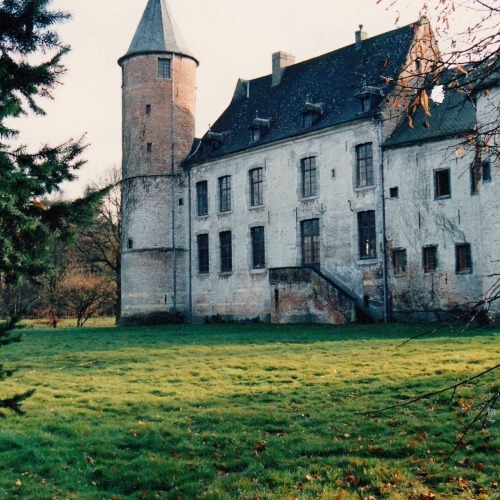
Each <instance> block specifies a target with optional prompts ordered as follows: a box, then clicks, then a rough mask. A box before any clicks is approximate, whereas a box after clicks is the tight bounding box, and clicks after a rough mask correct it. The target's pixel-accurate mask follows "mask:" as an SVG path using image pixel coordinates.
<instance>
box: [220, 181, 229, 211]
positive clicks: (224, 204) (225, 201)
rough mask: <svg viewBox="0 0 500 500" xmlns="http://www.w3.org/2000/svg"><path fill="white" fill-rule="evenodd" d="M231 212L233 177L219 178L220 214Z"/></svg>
mask: <svg viewBox="0 0 500 500" xmlns="http://www.w3.org/2000/svg"><path fill="white" fill-rule="evenodd" d="M230 211H231V176H230V175H226V176H224V177H219V212H230Z"/></svg>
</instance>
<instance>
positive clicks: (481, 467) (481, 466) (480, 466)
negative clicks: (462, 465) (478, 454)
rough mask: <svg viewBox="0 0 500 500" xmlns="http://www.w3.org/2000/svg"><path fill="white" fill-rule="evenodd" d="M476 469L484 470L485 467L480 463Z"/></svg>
mask: <svg viewBox="0 0 500 500" xmlns="http://www.w3.org/2000/svg"><path fill="white" fill-rule="evenodd" d="M474 467H475V468H476V469H477V470H484V465H483V464H482V463H481V462H478V463H477V464H476V465H475V466H474Z"/></svg>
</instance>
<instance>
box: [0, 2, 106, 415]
mask: <svg viewBox="0 0 500 500" xmlns="http://www.w3.org/2000/svg"><path fill="white" fill-rule="evenodd" d="M50 1H51V0H2V1H0V290H1V287H5V286H6V285H7V284H10V283H16V282H18V281H19V279H20V278H21V277H22V276H25V277H27V278H28V279H30V280H32V281H34V282H37V281H38V280H39V278H40V277H41V276H42V275H43V273H44V272H45V270H46V267H47V265H48V263H49V262H50V260H49V259H47V254H48V250H49V245H48V240H49V238H50V237H54V236H55V237H57V238H59V239H61V240H62V241H66V242H67V241H70V240H71V239H72V237H73V235H74V229H73V226H74V224H84V223H85V221H88V220H90V219H91V218H92V216H93V214H94V212H95V210H96V208H97V207H98V205H99V204H100V199H101V197H102V195H103V193H102V192H94V193H90V194H89V196H87V197H86V198H83V199H80V200H77V201H75V202H58V203H53V204H48V203H47V202H45V201H44V199H45V198H46V197H47V196H48V195H50V194H51V193H54V192H55V191H58V189H59V185H60V184H61V182H63V181H71V180H73V179H75V171H76V170H78V169H79V168H80V167H81V166H82V165H83V164H84V163H85V162H84V160H82V159H81V158H80V155H81V153H82V152H83V150H84V149H85V147H86V146H85V144H84V142H83V137H82V138H80V139H79V140H73V139H70V140H69V141H67V142H65V143H64V144H61V145H59V146H55V147H53V146H48V145H45V146H43V147H41V148H40V149H39V150H38V151H34V152H32V151H29V150H28V148H27V147H26V146H20V147H13V146H12V145H11V144H10V141H11V139H14V138H17V137H18V135H19V133H18V131H17V130H15V129H14V128H12V126H11V123H12V119H14V118H18V117H20V116H22V115H27V114H28V113H30V112H31V113H34V114H36V115H43V114H44V111H43V109H42V108H41V107H40V106H39V103H38V99H39V98H52V96H51V91H52V90H53V89H54V87H55V86H57V85H58V84H59V83H60V79H61V76H62V75H63V74H64V72H65V69H64V66H63V65H62V63H61V59H62V57H63V56H64V55H65V54H66V53H67V52H68V51H69V47H67V46H65V45H63V44H62V42H61V40H60V39H59V36H58V34H57V33H56V32H55V31H53V29H52V28H53V26H54V25H56V24H58V23H60V22H63V21H66V20H68V19H69V17H70V16H69V14H67V13H64V12H58V11H53V10H50V9H49V4H50ZM40 55H42V56H43V57H42V58H44V59H45V60H44V61H43V62H38V60H39V59H41V57H40ZM35 59H36V61H35ZM0 313H1V311H0ZM21 316H22V314H18V315H16V316H14V317H10V318H8V320H7V321H6V322H5V323H3V324H1V323H0V347H2V346H5V345H7V344H10V343H11V342H19V341H20V337H19V336H13V335H12V331H13V330H14V329H15V328H16V325H17V323H18V321H19V319H20V317H21ZM11 374H12V370H10V371H9V370H4V369H3V368H1V369H0V379H2V378H5V377H7V376H10V375H11ZM31 394H32V391H29V392H28V393H25V394H22V395H18V396H14V397H13V398H10V399H4V400H0V408H10V409H12V410H14V411H15V412H17V413H20V412H21V410H20V407H19V405H20V403H21V402H22V401H23V400H24V399H26V398H27V397H29V396H30V395H31Z"/></svg>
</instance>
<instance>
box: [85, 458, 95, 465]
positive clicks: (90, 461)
mask: <svg viewBox="0 0 500 500" xmlns="http://www.w3.org/2000/svg"><path fill="white" fill-rule="evenodd" d="M87 462H88V463H89V464H90V465H94V460H93V459H92V457H87Z"/></svg>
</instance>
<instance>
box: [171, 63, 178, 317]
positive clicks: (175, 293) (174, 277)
mask: <svg viewBox="0 0 500 500" xmlns="http://www.w3.org/2000/svg"><path fill="white" fill-rule="evenodd" d="M171 61H172V63H171V68H170V74H171V79H172V106H171V113H170V114H171V117H170V118H171V120H170V121H171V123H170V128H171V130H170V142H171V145H172V150H171V157H172V158H171V160H172V161H171V175H172V182H171V188H172V189H171V191H172V192H171V195H172V248H173V251H174V263H173V265H174V269H173V281H174V289H173V292H174V296H173V311H174V319H175V316H176V315H177V248H176V246H175V243H176V242H175V174H174V172H175V159H174V155H175V143H174V141H175V134H174V126H175V119H174V110H175V81H174V76H175V71H174V69H175V68H174V62H175V54H172V59H171Z"/></svg>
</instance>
